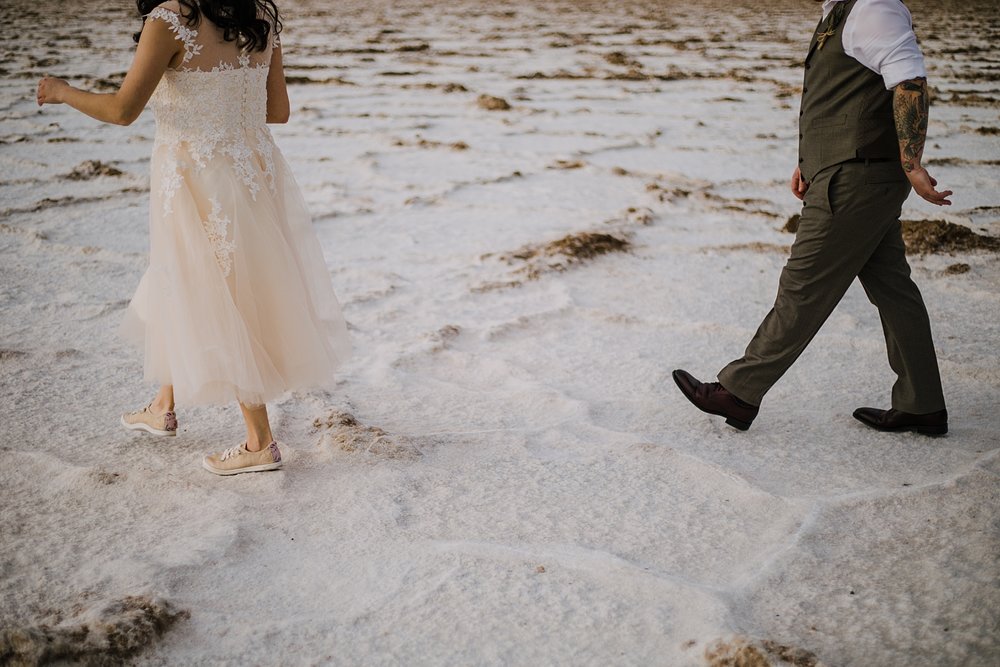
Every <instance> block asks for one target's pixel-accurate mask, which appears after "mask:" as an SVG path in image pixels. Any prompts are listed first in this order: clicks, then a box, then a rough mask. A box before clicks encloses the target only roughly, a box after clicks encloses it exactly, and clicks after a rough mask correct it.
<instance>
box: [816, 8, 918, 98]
mask: <svg viewBox="0 0 1000 667" xmlns="http://www.w3.org/2000/svg"><path fill="white" fill-rule="evenodd" d="M838 2H844V0H826V2H824V3H823V18H826V17H827V16H829V15H830V12H831V11H833V7H834V5H836V4H837V3H838ZM841 34H842V43H843V45H844V52H845V53H846V54H847V55H849V56H851V57H852V58H854V59H855V60H857V61H858V62H859V63H861V64H862V65H864V66H865V67H867V68H868V69H870V70H871V71H873V72H875V73H876V74H878V75H879V76H881V77H882V79H883V80H884V81H885V87H886V90H891V89H893V88H895V87H896V86H897V85H898V84H899V83H900V82H902V81H908V80H910V79H916V78H919V77H923V78H926V77H927V69H926V68H925V67H924V55H923V54H922V53H921V52H920V47H919V46H918V45H917V36H916V35H914V34H913V18H912V17H911V16H910V10H908V9H907V8H906V5H904V4H903V3H902V2H900V0H858V3H857V4H856V5H854V9H853V10H851V13H850V14H849V15H848V17H847V20H846V21H845V22H844V25H843V29H842V32H841Z"/></svg>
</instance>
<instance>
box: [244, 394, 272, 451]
mask: <svg viewBox="0 0 1000 667" xmlns="http://www.w3.org/2000/svg"><path fill="white" fill-rule="evenodd" d="M240 410H242V411H243V421H245V422H246V424H247V450H249V451H251V452H259V451H260V450H262V449H265V448H267V446H268V445H270V444H271V443H272V442H274V436H273V435H271V424H270V423H269V422H268V420H267V406H266V405H244V404H243V403H240Z"/></svg>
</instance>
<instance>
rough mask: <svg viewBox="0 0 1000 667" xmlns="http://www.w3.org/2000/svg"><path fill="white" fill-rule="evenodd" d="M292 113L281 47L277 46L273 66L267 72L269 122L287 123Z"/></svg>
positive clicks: (272, 58) (272, 55)
mask: <svg viewBox="0 0 1000 667" xmlns="http://www.w3.org/2000/svg"><path fill="white" fill-rule="evenodd" d="M290 112H291V111H290V108H289V104H288V87H287V86H286V85H285V66H284V65H283V64H282V61H281V45H280V44H277V45H275V47H274V50H273V51H272V52H271V65H270V69H268V72H267V122H268V123H287V122H288V116H289V114H290Z"/></svg>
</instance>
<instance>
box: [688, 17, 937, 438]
mask: <svg viewBox="0 0 1000 667" xmlns="http://www.w3.org/2000/svg"><path fill="white" fill-rule="evenodd" d="M816 1H817V2H823V18H822V20H821V21H820V23H819V26H818V28H817V29H816V32H815V34H814V35H813V38H812V43H811V45H810V47H809V53H808V55H807V56H806V61H805V81H804V84H803V87H802V107H801V112H800V113H799V165H798V166H797V167H796V168H795V173H794V174H792V182H791V187H792V193H793V194H794V195H795V196H796V197H798V198H799V199H801V200H803V201H804V204H803V209H802V217H801V220H800V222H799V228H798V232H797V234H796V237H795V243H794V244H793V245H792V249H791V255H790V257H789V258H788V262H787V263H786V264H785V267H784V269H783V270H782V272H781V278H780V279H779V281H778V295H777V297H776V298H775V301H774V307H773V308H772V309H771V312H770V313H768V314H767V317H765V318H764V321H763V322H762V323H761V325H760V328H759V329H758V330H757V333H756V334H755V335H754V337H753V339H752V340H751V341H750V344H749V346H748V347H747V349H746V352H745V353H744V355H743V357H742V358H740V359H737V360H736V361H734V362H732V363H731V364H729V365H728V366H726V367H725V368H723V369H722V371H721V372H720V373H719V376H718V377H719V382H712V383H703V382H700V381H698V380H697V379H695V378H694V377H692V376H691V375H690V374H689V373H687V372H686V371H683V370H676V371H674V373H673V376H674V381H675V382H676V383H677V386H678V387H679V388H680V390H681V392H683V394H684V395H685V396H686V397H687V398H688V400H689V401H691V402H692V403H693V404H694V405H695V406H696V407H697V408H699V409H700V410H702V411H704V412H707V413H709V414H713V415H718V416H721V417H725V419H726V423H727V424H729V425H730V426H733V427H735V428H738V429H740V430H744V431H745V430H746V429H748V428H750V424H751V423H753V420H754V418H755V417H756V416H757V411H758V408H759V406H760V403H761V400H762V399H763V397H764V394H766V393H767V391H768V390H769V389H770V388H771V387H772V386H773V385H774V384H775V383H776V382H777V381H778V379H779V378H780V377H781V376H782V375H783V374H784V373H785V371H787V370H788V368H789V367H790V366H791V365H792V363H793V362H794V361H795V360H796V359H797V358H798V356H799V355H800V354H801V353H802V351H803V350H804V349H805V347H806V345H808V344H809V342H810V341H811V340H812V339H813V336H815V335H816V332H817V331H819V328H820V327H821V326H822V325H823V323H824V322H825V321H826V319H827V318H828V317H829V316H830V313H831V312H833V309H834V308H835V307H836V305H837V303H839V302H840V300H841V298H843V296H844V293H845V292H846V291H847V288H848V287H849V286H850V285H851V283H852V282H853V281H854V278H855V277H857V278H858V279H859V280H860V281H861V285H862V287H864V289H865V292H866V293H867V294H868V298H869V299H870V300H871V302H872V303H873V304H874V305H875V307H876V308H878V311H879V316H880V317H881V319H882V328H883V331H884V333H885V341H886V347H887V349H888V354H889V365H890V366H891V367H892V370H893V371H894V372H895V373H896V375H897V380H896V383H895V385H894V386H893V389H892V408H891V409H889V410H879V409H876V408H859V409H858V410H855V412H854V417H855V418H856V419H858V420H859V421H861V422H862V423H864V424H865V425H867V426H870V427H872V428H875V429H878V430H880V431H916V432H918V433H923V434H925V435H943V434H945V433H947V432H948V412H947V411H946V410H945V403H944V395H943V393H942V390H941V378H940V375H939V373H938V366H937V358H936V356H935V353H934V342H933V340H932V339H931V327H930V321H929V319H928V317H927V310H926V308H925V307H924V302H923V300H922V299H921V297H920V291H919V290H918V289H917V286H916V285H915V284H914V283H913V281H912V280H911V279H910V267H909V265H908V264H907V263H906V255H905V249H904V246H903V239H902V236H901V233H900V224H899V216H900V212H901V210H902V205H903V201H904V200H905V199H906V198H907V196H908V195H909V193H910V188H911V187H912V188H913V189H914V190H915V191H916V192H917V194H919V195H920V196H921V197H923V198H924V199H926V200H927V201H929V202H931V203H932V204H937V205H938V206H942V205H950V204H951V202H950V201H949V200H948V197H949V196H950V195H951V194H952V193H951V192H950V191H944V192H938V191H937V190H935V186H936V185H937V181H935V180H934V179H933V178H931V176H930V175H929V174H928V173H927V171H926V170H925V169H924V168H923V167H922V166H920V159H921V156H922V155H923V150H924V141H925V139H926V136H927V112H928V96H927V79H926V77H927V73H926V70H925V69H924V61H923V55H922V54H921V52H920V48H919V47H918V46H917V40H916V37H915V36H914V34H913V27H912V23H911V18H910V13H909V11H908V10H907V9H906V7H905V6H904V5H903V3H902V2H901V1H900V0H826V1H825V2H824V1H823V0H816Z"/></svg>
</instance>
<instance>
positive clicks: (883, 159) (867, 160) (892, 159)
mask: <svg viewBox="0 0 1000 667" xmlns="http://www.w3.org/2000/svg"><path fill="white" fill-rule="evenodd" d="M844 162H864V163H865V164H876V163H880V162H899V158H898V157H855V158H851V159H850V160H844Z"/></svg>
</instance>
